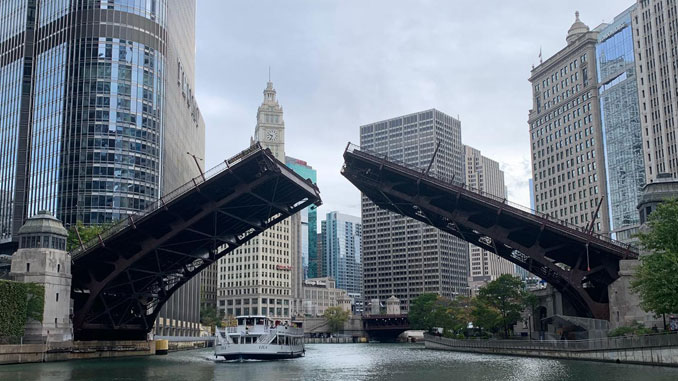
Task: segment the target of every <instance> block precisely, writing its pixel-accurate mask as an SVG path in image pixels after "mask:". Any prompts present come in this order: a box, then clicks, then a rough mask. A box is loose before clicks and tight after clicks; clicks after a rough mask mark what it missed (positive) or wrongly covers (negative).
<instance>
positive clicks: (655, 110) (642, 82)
mask: <svg viewBox="0 0 678 381" xmlns="http://www.w3.org/2000/svg"><path fill="white" fill-rule="evenodd" d="M677 10H678V9H677V8H676V2H675V1H674V0H639V1H638V3H637V6H636V8H635V9H634V10H633V11H632V14H631V19H632V20H631V21H632V24H631V28H632V32H633V40H634V48H635V58H636V60H635V61H636V75H637V77H638V79H637V83H638V98H639V105H640V108H639V109H640V125H641V133H642V140H643V142H642V145H643V160H644V161H645V181H646V183H652V182H654V181H655V180H657V178H658V177H659V175H660V174H663V173H669V174H671V175H672V176H673V178H678V144H677V143H676V129H677V127H676V119H677V117H678V116H677V115H676V113H678V96H676V94H678V83H677V82H676V80H675V78H676V76H677V75H678V55H676V53H675V52H676V50H677V49H678V41H677V40H676V37H675V33H674V32H673V31H674V30H675V25H676V23H678V15H677V14H676V11H677Z"/></svg>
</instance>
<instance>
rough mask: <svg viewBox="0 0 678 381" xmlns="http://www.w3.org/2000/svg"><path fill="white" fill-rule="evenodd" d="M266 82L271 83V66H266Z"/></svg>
mask: <svg viewBox="0 0 678 381" xmlns="http://www.w3.org/2000/svg"><path fill="white" fill-rule="evenodd" d="M268 81H269V82H271V65H268Z"/></svg>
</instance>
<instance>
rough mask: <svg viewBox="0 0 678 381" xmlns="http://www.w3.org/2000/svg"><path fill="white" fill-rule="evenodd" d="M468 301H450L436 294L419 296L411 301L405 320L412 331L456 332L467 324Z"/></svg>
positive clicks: (461, 299) (463, 299)
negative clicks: (439, 329) (438, 330)
mask: <svg viewBox="0 0 678 381" xmlns="http://www.w3.org/2000/svg"><path fill="white" fill-rule="evenodd" d="M467 309H468V299H467V298H463V297H460V298H458V299H455V300H450V299H448V298H445V297H443V296H439V295H437V294H421V295H419V296H418V297H416V298H414V299H413V300H412V305H411V307H410V312H409V313H408V314H407V318H408V320H409V321H410V326H411V327H412V328H414V329H424V330H427V331H431V330H432V329H433V328H443V329H444V330H452V331H458V330H460V329H463V328H465V327H466V324H468V322H469V319H468V313H467Z"/></svg>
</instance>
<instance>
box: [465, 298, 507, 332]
mask: <svg viewBox="0 0 678 381" xmlns="http://www.w3.org/2000/svg"><path fill="white" fill-rule="evenodd" d="M471 320H472V321H473V326H474V327H478V328H480V329H482V330H483V331H484V332H486V333H487V332H497V331H498V329H499V327H501V324H502V317H501V313H499V310H497V309H496V308H494V307H492V306H490V305H488V304H487V303H485V302H483V301H482V300H480V299H478V298H475V299H473V302H472V304H471Z"/></svg>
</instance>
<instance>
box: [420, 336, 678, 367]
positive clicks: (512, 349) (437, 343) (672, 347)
mask: <svg viewBox="0 0 678 381" xmlns="http://www.w3.org/2000/svg"><path fill="white" fill-rule="evenodd" d="M424 343H425V345H426V348H428V349H437V350H446V351H458V352H475V353H490V354H501V355H515V356H528V357H547V358H560V359H572V360H590V361H606V362H616V363H630V364H644V365H663V366H675V367H678V334H657V335H644V336H620V337H607V338H602V339H591V340H532V341H528V340H482V339H466V340H456V339H448V338H445V337H438V336H433V335H430V334H425V335H424Z"/></svg>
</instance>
